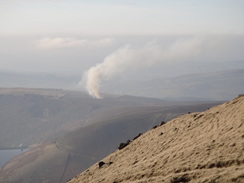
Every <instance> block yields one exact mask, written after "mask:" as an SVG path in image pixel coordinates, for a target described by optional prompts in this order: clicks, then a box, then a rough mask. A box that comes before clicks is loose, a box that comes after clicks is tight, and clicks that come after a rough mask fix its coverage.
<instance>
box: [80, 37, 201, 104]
mask: <svg viewBox="0 0 244 183" xmlns="http://www.w3.org/2000/svg"><path fill="white" fill-rule="evenodd" d="M201 45H202V39H200V38H198V37H194V38H191V39H184V40H178V41H176V42H174V43H172V44H171V45H169V46H168V47H167V48H164V49H163V48H162V46H161V45H160V44H159V43H157V42H156V41H152V42H149V43H147V44H146V45H144V46H142V47H133V46H131V45H127V46H124V47H122V48H119V49H118V50H116V51H115V52H113V53H112V54H110V55H109V56H107V57H106V58H105V59H104V61H103V62H102V63H99V64H97V65H95V66H93V67H91V68H90V69H89V70H88V71H87V72H86V73H85V75H84V77H83V79H82V81H84V82H85V85H86V90H87V92H88V93H89V94H90V95H91V96H93V97H95V98H98V99H101V98H102V96H101V94H100V84H101V82H103V81H107V80H109V79H111V78H112V77H114V76H115V75H121V74H123V72H124V71H127V70H133V71H136V70H138V69H140V68H142V67H150V66H153V65H155V64H158V63H161V62H173V61H180V60H186V59H190V58H193V57H195V56H197V55H198V54H199V53H200V51H201Z"/></svg>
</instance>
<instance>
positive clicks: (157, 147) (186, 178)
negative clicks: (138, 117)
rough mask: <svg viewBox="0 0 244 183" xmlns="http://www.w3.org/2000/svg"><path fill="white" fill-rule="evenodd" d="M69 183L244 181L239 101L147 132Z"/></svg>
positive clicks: (243, 99)
mask: <svg viewBox="0 0 244 183" xmlns="http://www.w3.org/2000/svg"><path fill="white" fill-rule="evenodd" d="M102 161H103V162H104V163H105V164H103V163H102V164H103V165H102V164H100V166H101V165H102V166H101V167H99V165H98V164H95V165H93V166H92V167H90V168H89V169H88V170H86V171H85V172H83V173H81V174H80V175H78V176H77V177H76V178H74V179H73V180H71V181H70V182H69V183H81V182H82V183H97V182H104V183H105V182H106V183H118V182H133V183H136V182H137V183H139V182H141V183H142V182H170V183H180V182H194V183H197V182H205V183H207V182H209V183H210V182H240V183H241V182H244V96H239V97H237V98H235V99H233V100H231V101H230V102H227V103H224V104H222V105H220V106H217V107H213V108H211V109H209V110H207V111H205V112H200V113H191V114H186V115H183V116H181V117H178V118H175V119H173V120H172V121H170V122H168V123H166V124H165V125H162V126H159V127H157V128H155V129H152V130H150V131H148V132H147V133H145V134H143V135H142V136H140V137H139V138H137V139H136V140H134V141H132V142H131V143H130V144H129V145H128V146H126V147H125V148H123V149H122V150H117V151H115V152H114V153H112V154H110V155H109V156H107V157H106V158H105V159H103V160H102Z"/></svg>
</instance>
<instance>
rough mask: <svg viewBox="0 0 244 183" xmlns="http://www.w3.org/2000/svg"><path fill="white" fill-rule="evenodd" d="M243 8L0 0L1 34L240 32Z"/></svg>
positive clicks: (221, 3)
mask: <svg viewBox="0 0 244 183" xmlns="http://www.w3.org/2000/svg"><path fill="white" fill-rule="evenodd" d="M243 8H244V1H243V0H197V1H196V0H184V1H183V0H89V1H88V0H86V1H85V0H7V1H5V0H0V23H1V24H0V26H1V29H0V34H1V35H37V34H42V35H56V34H59V35H60V34H68V35H70V34H84V35H87V34H92V35H104V34H105V35H114V34H243V33H244V32H243V31H244V23H243V22H244V21H243V17H244V11H243Z"/></svg>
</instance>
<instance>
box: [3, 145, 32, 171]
mask: <svg viewBox="0 0 244 183" xmlns="http://www.w3.org/2000/svg"><path fill="white" fill-rule="evenodd" d="M27 150H28V149H23V151H21V149H4V150H0V168H1V167H2V166H3V165H4V164H5V163H7V162H8V161H9V160H10V159H12V158H13V157H15V156H17V155H19V154H21V153H24V152H26V151H27Z"/></svg>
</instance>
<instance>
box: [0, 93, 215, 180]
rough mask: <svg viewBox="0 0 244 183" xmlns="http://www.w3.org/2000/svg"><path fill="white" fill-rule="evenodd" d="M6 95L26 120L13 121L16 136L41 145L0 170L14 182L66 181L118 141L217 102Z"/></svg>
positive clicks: (47, 94) (124, 97)
mask: <svg viewBox="0 0 244 183" xmlns="http://www.w3.org/2000/svg"><path fill="white" fill-rule="evenodd" d="M6 92H7V93H8V95H10V96H9V97H7V98H8V99H9V100H10V98H14V97H16V98H14V100H13V101H12V103H14V104H15V105H11V106H12V111H14V112H13V113H12V114H15V113H16V114H15V115H13V116H15V118H16V116H17V113H18V115H19V116H23V117H22V118H23V119H28V120H29V121H28V120H27V121H26V120H22V122H21V123H20V124H21V125H18V122H19V121H18V120H17V121H15V123H12V124H15V127H16V128H17V129H18V130H15V132H16V133H17V132H23V131H24V130H26V131H24V133H20V134H21V135H22V136H23V137H22V139H21V140H22V141H23V140H26V142H28V143H29V144H30V145H31V144H32V143H37V142H39V143H40V142H41V141H42V142H43V143H41V144H40V145H38V146H37V145H36V146H35V147H32V148H31V149H30V150H29V151H28V152H26V153H24V154H22V155H20V156H17V157H15V158H14V159H12V160H10V161H9V162H8V163H7V164H6V165H5V166H4V167H3V168H2V169H1V171H0V182H1V181H2V182H8V181H11V182H18V183H19V182H24V183H28V182H65V181H67V180H68V179H70V178H72V177H74V176H75V175H76V174H78V173H80V172H81V171H83V170H85V169H86V168H88V167H89V166H91V165H92V164H94V163H95V162H97V161H98V160H100V159H102V158H103V157H105V156H106V155H108V154H109V153H111V152H113V151H115V150H116V149H117V146H118V145H119V143H120V142H124V141H126V140H128V139H132V138H133V137H135V136H136V135H137V134H138V133H144V132H145V131H147V130H149V129H151V128H152V127H153V126H155V125H158V124H159V123H160V122H161V121H168V120H170V119H172V118H175V117H177V116H179V115H182V114H185V113H188V112H194V111H203V110H206V109H207V108H209V107H212V106H214V105H217V104H219V103H220V102H170V101H165V100H160V99H153V98H144V97H132V96H105V98H104V99H102V100H98V99H93V98H90V97H89V96H87V95H86V94H84V93H81V92H71V91H64V90H50V89H47V90H40V89H21V88H19V89H2V94H3V93H6ZM30 93H32V94H30ZM5 97H6V96H5V95H3V98H5ZM0 99H1V98H0ZM5 99H6V98H5ZM17 99H18V100H17ZM10 101H11V100H10ZM19 101H22V102H23V101H24V102H23V103H18V102H19ZM8 104H9V106H10V102H9V103H8ZM20 104H22V105H20ZM7 109H8V110H10V107H8V108H7ZM47 109H48V110H47ZM6 111H7V110H6ZM20 112H24V113H20ZM2 114H4V113H2ZM26 116H27V117H28V116H32V117H31V118H24V117H26ZM9 117H11V116H10V115H9ZM22 118H20V117H18V118H17V119H22ZM11 119H14V118H11ZM35 120H36V121H35ZM33 121H34V122H33ZM5 130H6V131H7V130H11V128H10V129H8V128H5ZM12 130H13V129H12ZM9 133H10V135H9V136H8V133H6V132H5V135H6V136H8V137H9V138H10V137H12V136H13V137H12V142H13V143H15V144H18V143H19V142H20V141H18V140H19V138H18V139H16V138H15V137H14V136H15V135H14V134H11V131H9ZM0 135H2V132H1V134H0ZM11 135H12V136H11ZM10 139H11V138H10ZM6 141H7V139H6ZM3 142H4V141H3Z"/></svg>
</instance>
